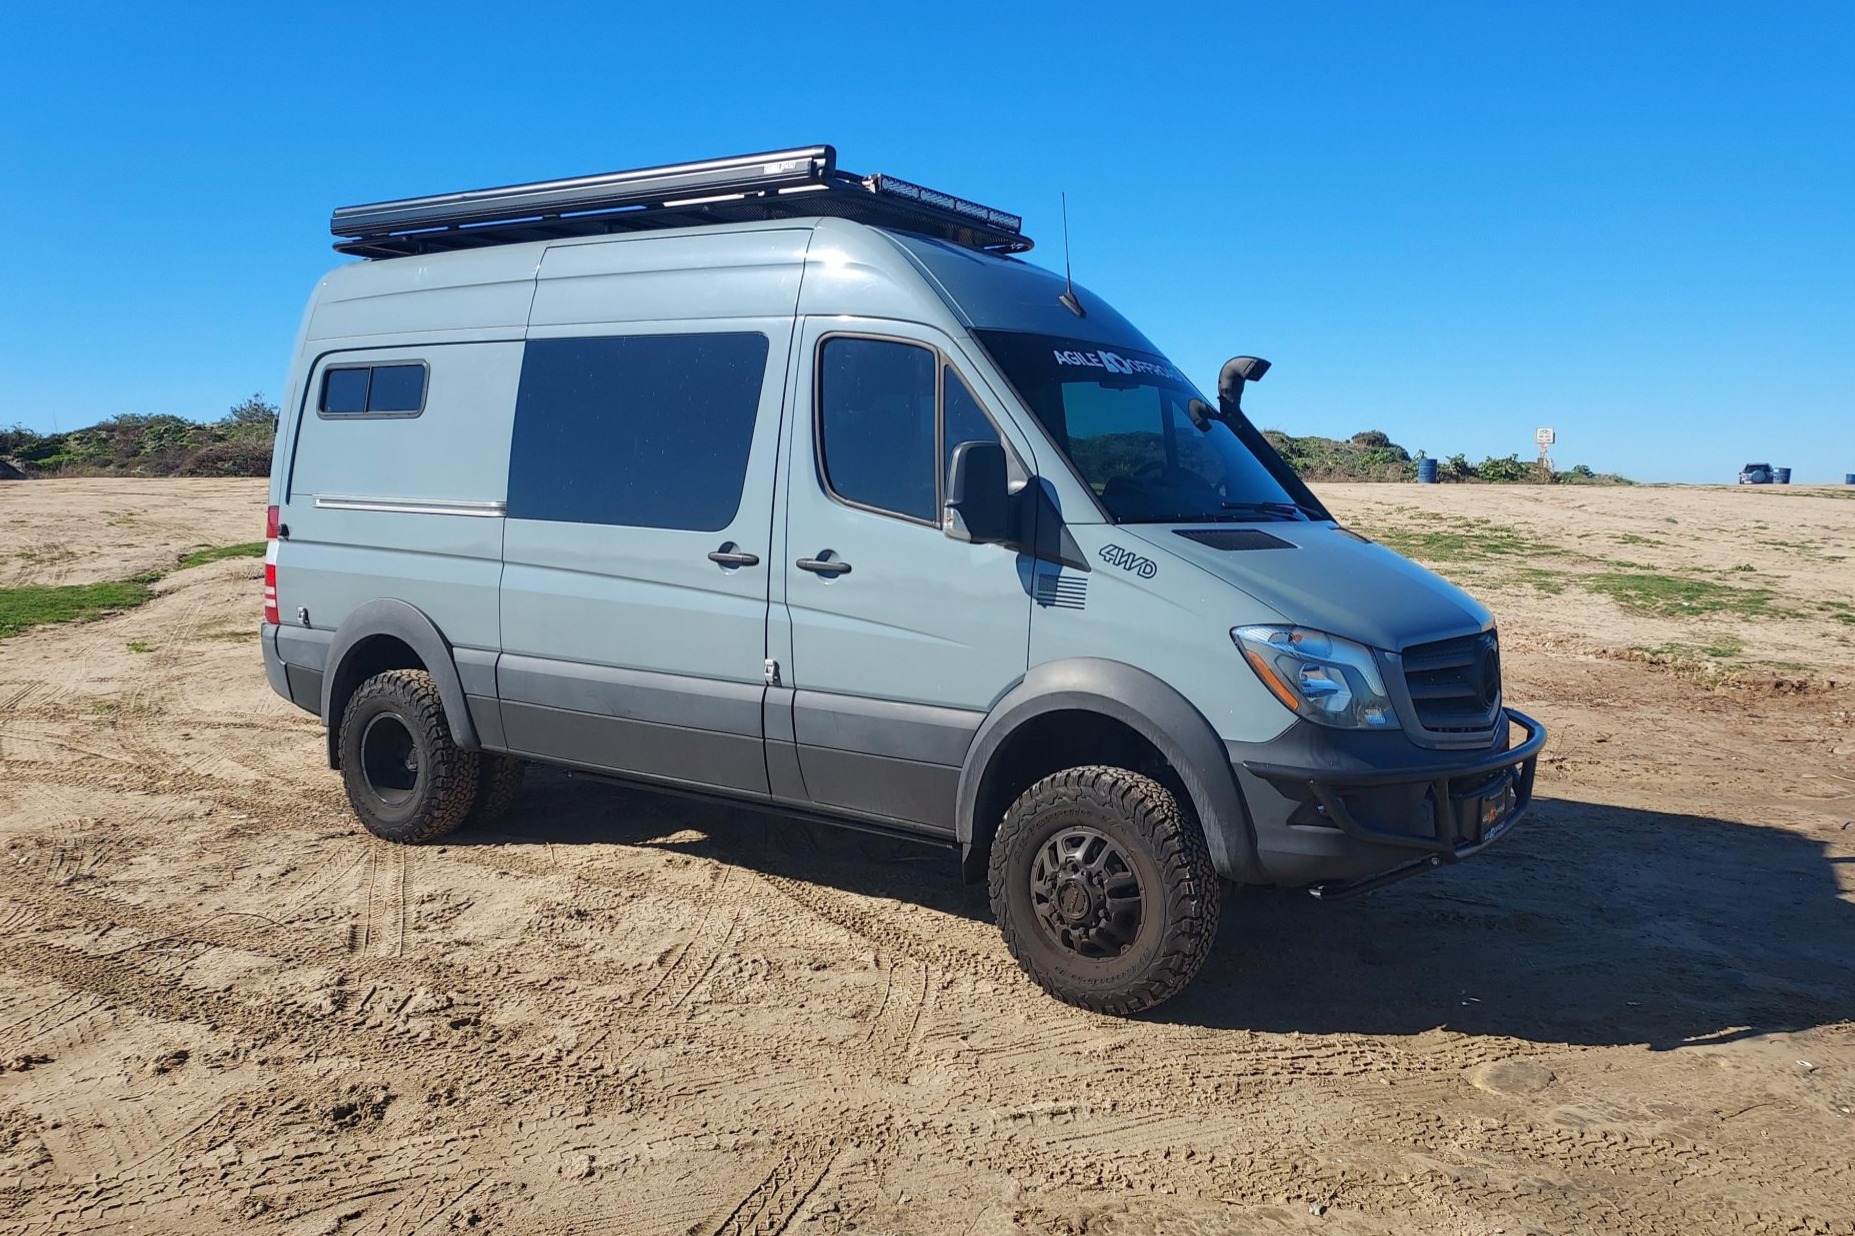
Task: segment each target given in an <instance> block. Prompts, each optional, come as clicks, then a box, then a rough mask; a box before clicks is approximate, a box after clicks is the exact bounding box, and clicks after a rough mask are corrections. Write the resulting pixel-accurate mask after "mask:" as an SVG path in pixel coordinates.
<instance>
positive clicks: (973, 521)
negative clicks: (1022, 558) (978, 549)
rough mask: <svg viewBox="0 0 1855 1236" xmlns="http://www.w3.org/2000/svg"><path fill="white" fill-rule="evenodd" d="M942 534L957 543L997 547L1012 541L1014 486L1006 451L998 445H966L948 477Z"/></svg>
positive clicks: (956, 454) (956, 449)
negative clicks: (1008, 470) (1008, 473)
mask: <svg viewBox="0 0 1855 1236" xmlns="http://www.w3.org/2000/svg"><path fill="white" fill-rule="evenodd" d="M940 527H941V531H943V532H945V533H946V534H947V535H948V536H950V537H952V538H953V539H954V540H956V541H970V542H971V543H972V544H974V545H996V544H998V543H999V542H1000V541H1005V540H1009V539H1010V537H1011V484H1010V478H1009V477H1008V475H1007V473H1006V469H1005V448H1004V447H1002V446H1000V445H999V444H998V443H996V442H962V443H960V444H959V445H958V446H956V447H954V448H953V464H952V466H951V467H950V468H949V469H948V473H947V507H946V509H945V510H944V511H942V512H941V520H940Z"/></svg>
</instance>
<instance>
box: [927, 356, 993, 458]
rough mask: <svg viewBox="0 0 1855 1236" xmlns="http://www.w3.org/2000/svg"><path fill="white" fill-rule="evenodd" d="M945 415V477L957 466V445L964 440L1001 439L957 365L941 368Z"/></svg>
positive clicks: (943, 441) (942, 434) (943, 452)
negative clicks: (955, 367) (954, 462)
mask: <svg viewBox="0 0 1855 1236" xmlns="http://www.w3.org/2000/svg"><path fill="white" fill-rule="evenodd" d="M941 416H942V418H943V420H944V428H943V429H942V431H941V448H940V449H941V456H940V474H941V476H942V477H943V478H944V477H946V476H947V474H948V472H949V470H950V469H951V468H952V467H953V448H954V447H956V446H958V445H959V444H960V443H962V442H998V441H1000V439H999V436H998V430H997V429H995V428H993V426H992V422H991V421H990V420H989V419H987V417H986V414H985V412H984V411H983V410H982V409H981V408H980V407H979V401H978V400H977V399H975V398H974V397H973V392H972V390H971V388H970V387H968V386H967V385H966V383H965V381H964V380H962V379H961V377H960V375H959V374H957V373H955V372H954V371H953V366H951V365H947V366H943V367H942V369H941Z"/></svg>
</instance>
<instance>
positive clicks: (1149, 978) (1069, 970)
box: [987, 766, 1223, 1016]
mask: <svg viewBox="0 0 1855 1236" xmlns="http://www.w3.org/2000/svg"><path fill="white" fill-rule="evenodd" d="M1077 827H1081V828H1084V829H1088V830H1092V831H1093V832H1095V833H1097V834H1100V835H1101V836H1103V837H1105V838H1107V839H1108V840H1109V841H1110V842H1112V843H1113V845H1114V846H1116V847H1118V849H1119V850H1120V852H1121V856H1122V857H1123V858H1124V860H1125V864H1126V867H1127V868H1128V869H1129V870H1130V871H1131V872H1132V874H1133V876H1134V878H1135V879H1136V880H1137V881H1138V884H1139V895H1140V916H1139V927H1138V931H1137V933H1136V934H1135V935H1134V938H1133V940H1132V942H1131V943H1128V944H1126V945H1125V947H1124V951H1122V952H1121V953H1119V954H1118V955H1116V956H1112V957H1105V958H1094V957H1088V956H1084V955H1082V954H1081V953H1080V952H1078V951H1074V950H1073V949H1072V948H1070V947H1067V946H1066V945H1065V944H1064V943H1063V942H1062V941H1060V940H1059V939H1058V938H1057V937H1056V936H1055V935H1054V934H1053V932H1052V930H1051V929H1050V928H1048V927H1046V924H1045V921H1044V920H1043V919H1041V918H1040V917H1039V914H1038V911H1037V908H1036V906H1035V904H1034V902H1033V895H1032V874H1033V871H1034V870H1035V864H1037V862H1038V856H1039V854H1040V853H1046V852H1049V851H1048V847H1051V846H1052V845H1053V844H1056V843H1057V842H1058V839H1059V838H1060V837H1062V836H1064V835H1065V833H1066V831H1068V830H1073V829H1075V828H1077ZM989 877H990V878H989V879H988V881H987V887H988V891H989V892H990V894H991V900H992V913H993V915H994V917H996V918H997V920H998V926H999V930H1000V931H1002V932H1003V933H1004V936H1005V943H1006V945H1007V946H1008V947H1009V948H1010V949H1011V955H1012V956H1013V957H1015V958H1017V961H1018V964H1019V965H1020V966H1022V967H1023V968H1024V972H1025V973H1026V974H1028V975H1030V977H1031V978H1032V979H1033V980H1034V981H1035V982H1036V983H1037V985H1038V986H1040V987H1042V988H1043V989H1044V990H1045V991H1047V992H1049V993H1050V994H1051V995H1052V996H1055V997H1056V998H1057V999H1058V1000H1061V1001H1063V1002H1064V1003H1067V1004H1073V1005H1075V1006H1077V1007H1078V1008H1084V1009H1089V1010H1091V1011H1093V1012H1097V1013H1112V1014H1115V1015H1116V1016H1126V1015H1128V1014H1131V1013H1138V1012H1141V1011H1142V1010H1144V1009H1150V1008H1152V1007H1153V1006H1154V1005H1157V1004H1160V1003H1161V1002H1163V1001H1165V1000H1169V999H1171V998H1172V997H1173V996H1176V995H1178V994H1179V992H1180V991H1182V990H1184V988H1185V986H1186V984H1188V983H1190V982H1191V980H1192V977H1193V976H1194V975H1196V974H1197V973H1198V969H1199V967H1200V966H1202V965H1203V964H1204V960H1205V958H1206V957H1207V956H1209V955H1210V952H1211V945H1212V943H1213V942H1214V941H1215V940H1216V939H1217V920H1218V912H1219V909H1220V907H1221V904H1222V891H1223V890H1222V886H1221V885H1220V884H1219V882H1218V878H1217V872H1216V871H1215V870H1214V869H1213V868H1212V866H1211V856H1210V852H1209V851H1208V850H1207V849H1206V847H1205V841H1204V834H1203V832H1202V831H1201V830H1200V829H1199V827H1198V824H1197V823H1196V821H1194V820H1193V819H1191V818H1190V817H1189V816H1188V815H1187V814H1186V813H1185V812H1184V811H1182V810H1181V809H1180V807H1179V802H1178V800H1177V799H1176V798H1175V797H1174V796H1173V794H1172V792H1171V791H1169V790H1168V789H1166V787H1164V786H1163V785H1161V784H1159V782H1157V781H1154V780H1153V779H1152V778H1150V777H1143V776H1141V775H1140V774H1139V773H1135V772H1129V771H1128V770H1127V769H1124V768H1109V767H1103V766H1090V767H1084V768H1071V769H1067V770H1065V771H1063V772H1059V773H1055V774H1052V775H1051V776H1048V777H1045V778H1044V779H1043V780H1042V781H1039V782H1038V783H1037V784H1035V785H1033V786H1031V788H1030V789H1028V790H1026V791H1024V793H1023V794H1022V795H1020V796H1019V797H1018V800H1017V801H1016V802H1014V803H1013V804H1012V805H1011V809H1010V810H1009V811H1007V812H1006V813H1005V819H1004V822H1003V823H1002V824H1001V825H1000V827H999V830H998V836H997V837H996V838H995V839H994V840H993V843H992V856H991V866H990V872H989Z"/></svg>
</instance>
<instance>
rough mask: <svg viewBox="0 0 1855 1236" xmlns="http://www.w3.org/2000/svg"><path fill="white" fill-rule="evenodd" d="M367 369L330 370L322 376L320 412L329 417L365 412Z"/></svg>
mask: <svg viewBox="0 0 1855 1236" xmlns="http://www.w3.org/2000/svg"><path fill="white" fill-rule="evenodd" d="M371 372H372V370H369V369H330V370H329V371H328V372H326V373H324V374H323V375H322V410H323V411H324V412H326V413H328V414H329V415H331V416H355V415H358V414H359V413H362V412H365V411H367V375H368V374H369V373H371Z"/></svg>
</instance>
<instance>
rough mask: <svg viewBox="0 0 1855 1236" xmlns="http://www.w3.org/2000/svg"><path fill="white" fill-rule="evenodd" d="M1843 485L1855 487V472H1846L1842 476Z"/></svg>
mask: <svg viewBox="0 0 1855 1236" xmlns="http://www.w3.org/2000/svg"><path fill="white" fill-rule="evenodd" d="M1842 483H1843V484H1844V485H1855V472H1844V473H1843V474H1842Z"/></svg>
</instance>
